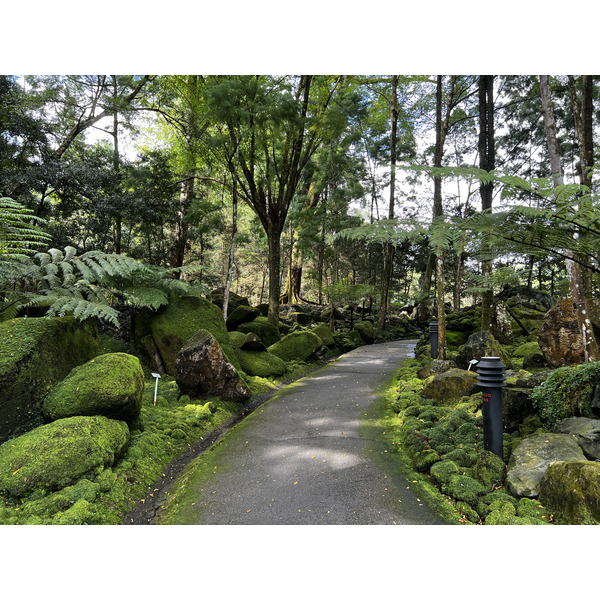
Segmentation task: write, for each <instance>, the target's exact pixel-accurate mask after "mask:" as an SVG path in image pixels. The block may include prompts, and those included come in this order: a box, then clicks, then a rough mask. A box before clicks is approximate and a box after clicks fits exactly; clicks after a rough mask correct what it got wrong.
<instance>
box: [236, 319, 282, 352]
mask: <svg viewBox="0 0 600 600" xmlns="http://www.w3.org/2000/svg"><path fill="white" fill-rule="evenodd" d="M238 331H241V332H242V333H254V334H256V335H257V336H258V337H259V338H260V339H261V341H262V343H263V344H264V345H265V346H266V347H267V348H268V347H269V346H271V345H273V344H275V343H276V342H278V341H279V340H280V339H281V334H280V333H279V329H277V327H275V325H273V324H272V323H269V319H268V318H267V317H256V319H254V321H250V323H243V324H242V325H240V326H239V327H238Z"/></svg>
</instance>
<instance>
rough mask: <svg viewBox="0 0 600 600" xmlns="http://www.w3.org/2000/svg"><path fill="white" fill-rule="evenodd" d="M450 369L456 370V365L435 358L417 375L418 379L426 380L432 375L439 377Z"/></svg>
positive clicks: (452, 362) (450, 361)
mask: <svg viewBox="0 0 600 600" xmlns="http://www.w3.org/2000/svg"><path fill="white" fill-rule="evenodd" d="M450 369H458V365H457V364H456V363H455V362H454V361H453V360H439V359H437V358H436V359H435V360H432V361H431V362H428V363H427V364H426V365H425V366H424V367H423V368H422V369H420V370H419V372H418V373H417V375H418V376H419V378H420V379H427V378H428V377H431V376H432V375H441V374H442V373H445V372H446V371H449V370H450Z"/></svg>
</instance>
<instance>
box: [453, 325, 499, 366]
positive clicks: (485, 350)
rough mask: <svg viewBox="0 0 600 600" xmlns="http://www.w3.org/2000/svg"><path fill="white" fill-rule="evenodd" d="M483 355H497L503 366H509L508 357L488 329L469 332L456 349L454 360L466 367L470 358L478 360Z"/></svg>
mask: <svg viewBox="0 0 600 600" xmlns="http://www.w3.org/2000/svg"><path fill="white" fill-rule="evenodd" d="M483 356H498V357H499V358H500V360H501V361H502V363H503V364H504V365H505V366H507V367H510V361H509V359H508V357H507V356H506V354H505V352H504V351H503V350H502V347H501V346H500V344H499V343H498V342H497V340H496V338H495V337H494V336H493V335H492V334H491V333H490V332H489V331H478V332H477V333H473V334H471V335H470V336H469V338H468V339H467V341H466V342H465V343H464V344H463V345H462V346H461V347H460V348H459V349H458V354H457V356H456V358H455V359H454V360H455V362H456V364H457V365H458V366H459V367H460V368H461V369H467V368H468V367H469V363H470V361H471V360H477V361H479V360H481V358H482V357H483Z"/></svg>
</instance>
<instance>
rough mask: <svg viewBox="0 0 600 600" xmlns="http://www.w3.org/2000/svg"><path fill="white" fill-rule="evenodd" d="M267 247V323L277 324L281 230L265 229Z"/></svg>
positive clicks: (276, 325)
mask: <svg viewBox="0 0 600 600" xmlns="http://www.w3.org/2000/svg"><path fill="white" fill-rule="evenodd" d="M267 243H268V248H269V315H268V318H269V323H271V324H272V325H275V327H278V326H279V296H280V288H281V284H280V269H281V232H280V231H279V230H278V229H276V228H272V229H271V230H270V231H267Z"/></svg>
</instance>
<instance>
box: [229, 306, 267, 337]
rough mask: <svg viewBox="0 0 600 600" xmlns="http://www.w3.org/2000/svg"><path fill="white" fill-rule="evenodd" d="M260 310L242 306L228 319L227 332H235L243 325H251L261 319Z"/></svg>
mask: <svg viewBox="0 0 600 600" xmlns="http://www.w3.org/2000/svg"><path fill="white" fill-rule="evenodd" d="M260 316H261V315H260V310H258V308H252V307H251V306H245V305H240V306H238V307H237V308H236V309H235V310H233V312H232V313H231V314H230V315H229V316H228V317H227V321H225V324H226V326H227V331H235V330H236V329H237V328H238V327H239V326H240V325H242V324H243V323H249V322H250V321H253V320H254V319H256V317H260Z"/></svg>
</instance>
